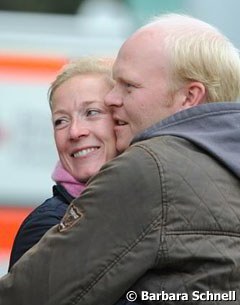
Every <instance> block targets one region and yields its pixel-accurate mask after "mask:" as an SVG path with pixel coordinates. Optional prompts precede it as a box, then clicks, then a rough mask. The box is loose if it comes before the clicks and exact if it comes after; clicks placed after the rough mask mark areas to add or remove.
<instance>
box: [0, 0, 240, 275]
mask: <svg viewBox="0 0 240 305" xmlns="http://www.w3.org/2000/svg"><path fill="white" fill-rule="evenodd" d="M167 12H177V13H186V14H191V15H193V16H195V17H198V18H200V19H202V20H205V21H207V22H209V23H211V24H213V25H215V26H216V27H218V28H219V29H220V30H221V31H222V32H223V33H224V34H225V35H227V36H228V37H229V38H230V39H231V40H232V41H233V42H234V43H235V45H236V46H237V47H238V48H239V47H240V35H239V30H238V29H239V28H240V20H239V12H240V2H239V1H238V0H220V1H219V0H211V1H209V0H201V1H199V0H148V1H146V0H60V1H59V0H41V1H39V0H14V1H9V0H0V172H1V174H0V276H1V275H2V274H4V273H6V270H7V264H8V259H9V251H10V248H11V246H12V242H13V238H14V236H15V234H16V231H17V229H18V227H19V224H20V223H21V221H22V220H23V219H24V218H25V217H26V215H27V214H28V213H29V212H30V211H31V210H32V209H33V208H34V207H35V206H36V205H39V204H40V203H42V202H43V201H44V200H45V199H46V198H48V197H50V196H51V189H52V185H53V182H52V180H51V172H52V170H53V168H54V165H55V163H56V161H57V159H58V158H57V154H56V151H55V145H54V142H53V132H52V126H51V119H50V110H49V106H48V101H47V91H48V87H49V85H50V83H51V81H52V80H53V79H54V77H55V75H56V73H57V72H58V70H59V69H60V68H61V67H62V65H63V64H64V63H66V62H68V61H69V60H71V59H74V58H77V57H80V56H87V55H116V54H117V52H118V49H119V47H120V46H121V44H122V43H123V41H124V40H125V39H126V38H127V37H128V36H129V35H130V34H131V33H132V32H134V31H135V29H136V28H138V27H139V26H141V25H143V24H144V23H146V22H147V21H148V20H149V18H151V17H153V16H155V15H159V14H161V13H167Z"/></svg>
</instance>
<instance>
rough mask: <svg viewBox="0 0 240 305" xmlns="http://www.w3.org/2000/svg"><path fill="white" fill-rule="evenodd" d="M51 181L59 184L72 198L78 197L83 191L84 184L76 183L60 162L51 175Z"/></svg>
mask: <svg viewBox="0 0 240 305" xmlns="http://www.w3.org/2000/svg"><path fill="white" fill-rule="evenodd" d="M52 179H53V181H55V182H57V183H60V184H61V185H62V186H63V187H64V188H65V189H66V190H67V192H68V193H69V194H70V195H72V196H73V197H75V198H76V197H78V196H79V195H80V194H81V193H82V191H83V190H84V189H85V187H86V185H85V183H81V182H79V181H77V180H76V179H75V178H74V177H73V176H71V175H70V174H69V172H67V171H66V170H65V169H64V168H63V166H62V164H61V162H60V161H58V162H57V164H56V166H55V169H54V171H53V173H52Z"/></svg>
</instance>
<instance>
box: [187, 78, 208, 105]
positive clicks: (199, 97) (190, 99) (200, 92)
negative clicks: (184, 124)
mask: <svg viewBox="0 0 240 305" xmlns="http://www.w3.org/2000/svg"><path fill="white" fill-rule="evenodd" d="M206 95H207V92H206V88H205V86H204V85H203V84H202V83H200V82H191V83H189V84H187V85H186V87H185V100H184V101H183V103H182V108H183V109H187V108H190V107H193V106H197V105H200V104H202V103H204V102H205V101H206Z"/></svg>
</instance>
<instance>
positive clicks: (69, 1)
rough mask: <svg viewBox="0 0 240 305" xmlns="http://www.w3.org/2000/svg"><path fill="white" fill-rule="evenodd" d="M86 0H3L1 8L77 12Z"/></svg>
mask: <svg viewBox="0 0 240 305" xmlns="http://www.w3.org/2000/svg"><path fill="white" fill-rule="evenodd" d="M83 1H84V0H14V1H9V0H1V1H0V10H6V11H16V12H34V13H51V14H76V13H77V10H78V8H79V6H80V5H81V3H82V2H83Z"/></svg>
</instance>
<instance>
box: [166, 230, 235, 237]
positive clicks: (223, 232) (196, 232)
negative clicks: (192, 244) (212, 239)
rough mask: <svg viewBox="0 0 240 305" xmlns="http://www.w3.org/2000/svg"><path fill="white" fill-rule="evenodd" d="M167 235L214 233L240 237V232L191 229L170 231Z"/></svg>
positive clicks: (215, 234)
mask: <svg viewBox="0 0 240 305" xmlns="http://www.w3.org/2000/svg"><path fill="white" fill-rule="evenodd" d="M166 235H168V236H171V235H214V236H232V237H240V233H236V232H230V231H229V232H228V231H207V230H205V231H204V230H191V231H170V232H167V233H166Z"/></svg>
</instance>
